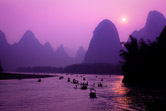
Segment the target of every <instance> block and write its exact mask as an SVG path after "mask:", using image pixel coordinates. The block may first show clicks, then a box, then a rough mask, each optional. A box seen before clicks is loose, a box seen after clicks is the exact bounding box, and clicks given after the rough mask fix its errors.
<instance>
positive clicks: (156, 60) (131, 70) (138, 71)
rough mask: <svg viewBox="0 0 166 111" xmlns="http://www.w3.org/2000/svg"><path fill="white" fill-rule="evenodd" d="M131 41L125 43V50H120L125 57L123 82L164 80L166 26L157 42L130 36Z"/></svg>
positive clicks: (123, 57)
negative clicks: (138, 39)
mask: <svg viewBox="0 0 166 111" xmlns="http://www.w3.org/2000/svg"><path fill="white" fill-rule="evenodd" d="M130 39H131V41H130V42H128V43H124V47H125V49H124V50H121V51H120V56H121V58H122V59H123V61H121V63H122V71H123V73H124V79H123V83H128V84H141V83H143V84H144V83H152V82H153V83H154V82H155V83H158V82H161V81H164V77H165V75H164V74H166V71H165V65H164V64H165V63H166V45H165V43H166V27H165V28H164V30H163V31H162V33H161V34H160V36H159V37H158V38H157V39H156V41H155V42H151V41H149V40H148V43H146V42H145V41H144V40H143V39H141V40H140V41H139V42H138V41H137V39H136V38H134V37H132V36H130Z"/></svg>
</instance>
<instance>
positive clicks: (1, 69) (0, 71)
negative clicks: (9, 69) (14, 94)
mask: <svg viewBox="0 0 166 111" xmlns="http://www.w3.org/2000/svg"><path fill="white" fill-rule="evenodd" d="M2 72H3V68H2V66H1V62H0V73H2Z"/></svg>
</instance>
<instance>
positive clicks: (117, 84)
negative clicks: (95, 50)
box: [0, 74, 166, 111]
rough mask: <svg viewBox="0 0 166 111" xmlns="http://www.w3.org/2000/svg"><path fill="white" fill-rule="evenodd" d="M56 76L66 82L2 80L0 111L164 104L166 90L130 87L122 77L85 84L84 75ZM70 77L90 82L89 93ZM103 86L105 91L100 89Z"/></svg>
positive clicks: (93, 110)
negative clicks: (92, 93) (92, 94)
mask: <svg viewBox="0 0 166 111" xmlns="http://www.w3.org/2000/svg"><path fill="white" fill-rule="evenodd" d="M57 75H59V76H63V77H64V79H61V80H59V77H50V78H42V79H41V82H37V80H38V79H23V80H1V81H0V111H121V110H122V111H123V110H125V111H130V110H131V111H137V110H138V111H145V110H151V109H152V108H153V107H154V108H156V107H160V104H165V103H163V102H164V101H165V94H166V93H165V92H166V91H165V90H163V91H158V90H149V89H142V88H136V87H135V88H133V87H127V86H125V85H124V84H123V83H122V82H121V81H122V79H123V76H119V75H111V76H110V75H83V77H85V78H86V80H85V81H83V77H81V75H76V74H74V75H71V74H68V75H66V74H57ZM68 77H69V78H71V80H72V79H76V80H79V82H85V83H86V82H87V81H88V84H89V86H88V89H87V90H81V89H80V86H79V85H78V88H77V89H75V88H74V86H75V85H74V84H72V83H71V82H67V78H68ZM101 79H103V81H101ZM100 82H101V83H102V84H103V87H98V86H97V84H98V83H100ZM94 83H95V86H92V85H93V84H94ZM92 87H94V89H96V95H97V98H94V99H92V98H90V97H89V93H90V88H92ZM163 97H164V98H163ZM156 101H157V103H159V104H157V103H156ZM156 104H157V105H156Z"/></svg>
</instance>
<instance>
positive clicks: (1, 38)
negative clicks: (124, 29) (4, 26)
mask: <svg viewBox="0 0 166 111" xmlns="http://www.w3.org/2000/svg"><path fill="white" fill-rule="evenodd" d="M5 45H8V43H7V39H6V36H5V34H4V33H3V32H2V31H1V30H0V46H1V47H2V46H5Z"/></svg>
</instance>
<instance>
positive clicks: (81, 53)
mask: <svg viewBox="0 0 166 111" xmlns="http://www.w3.org/2000/svg"><path fill="white" fill-rule="evenodd" d="M85 53H86V50H85V49H84V48H83V47H82V46H80V48H79V49H78V51H77V52H76V56H75V59H76V60H75V61H76V63H82V62H83V61H84V57H85Z"/></svg>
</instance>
